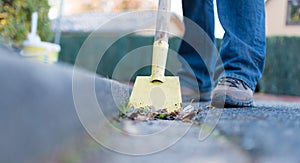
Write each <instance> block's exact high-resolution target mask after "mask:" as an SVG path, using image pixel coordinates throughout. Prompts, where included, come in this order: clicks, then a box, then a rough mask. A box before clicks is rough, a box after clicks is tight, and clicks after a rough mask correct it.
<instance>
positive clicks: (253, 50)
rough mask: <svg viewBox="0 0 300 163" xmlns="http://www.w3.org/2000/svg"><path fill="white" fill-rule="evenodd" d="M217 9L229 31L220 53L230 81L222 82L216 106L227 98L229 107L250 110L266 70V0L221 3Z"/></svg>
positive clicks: (218, 88) (226, 1)
mask: <svg viewBox="0 0 300 163" xmlns="http://www.w3.org/2000/svg"><path fill="white" fill-rule="evenodd" d="M217 5H218V15H219V18H220V22H221V24H222V26H223V28H224V30H225V34H224V38H223V41H222V45H221V49H220V55H221V58H222V62H223V65H224V69H225V74H223V76H226V77H227V78H229V80H228V79H223V80H221V81H220V84H218V86H219V87H218V86H217V88H215V90H214V92H213V97H212V98H213V99H212V103H216V104H217V103H219V102H220V99H222V98H223V101H224V99H225V105H227V104H229V105H233V106H250V105H252V99H253V90H255V87H256V84H257V82H258V80H259V78H260V77H261V76H262V72H263V69H264V60H265V48H266V41H265V40H266V37H265V8H264V0H243V1H241V0H217ZM220 77H222V76H220ZM232 79H233V80H232ZM247 87H248V88H247ZM225 93H226V94H227V95H225ZM222 94H223V95H222ZM217 96H218V97H217ZM222 96H223V97H222Z"/></svg>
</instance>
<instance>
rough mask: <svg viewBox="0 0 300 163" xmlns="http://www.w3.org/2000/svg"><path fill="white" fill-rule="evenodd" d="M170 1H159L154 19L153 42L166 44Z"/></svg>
mask: <svg viewBox="0 0 300 163" xmlns="http://www.w3.org/2000/svg"><path fill="white" fill-rule="evenodd" d="M170 10H171V0H159V4H158V12H157V19H156V32H155V39H154V40H155V41H157V40H163V41H165V42H168V35H169V34H168V32H169V26H170V25H169V24H170Z"/></svg>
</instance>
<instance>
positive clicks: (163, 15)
mask: <svg viewBox="0 0 300 163" xmlns="http://www.w3.org/2000/svg"><path fill="white" fill-rule="evenodd" d="M170 8H171V0H159V4H158V12H157V20H156V33H155V39H154V40H155V41H154V44H153V54H152V72H151V81H152V82H154V81H157V82H162V83H163V82H164V81H165V68H166V63H167V55H168V49H169V44H168V32H169V24H170Z"/></svg>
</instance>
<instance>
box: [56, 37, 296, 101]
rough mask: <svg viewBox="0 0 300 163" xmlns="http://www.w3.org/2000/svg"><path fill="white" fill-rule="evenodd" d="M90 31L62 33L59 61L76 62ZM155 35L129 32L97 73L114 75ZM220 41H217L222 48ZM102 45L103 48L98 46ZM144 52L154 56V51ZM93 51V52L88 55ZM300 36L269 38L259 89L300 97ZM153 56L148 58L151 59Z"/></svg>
mask: <svg viewBox="0 0 300 163" xmlns="http://www.w3.org/2000/svg"><path fill="white" fill-rule="evenodd" d="M87 36H88V34H63V35H62V38H61V47H62V49H61V53H60V61H63V62H68V63H71V64H74V62H75V59H76V56H77V54H78V52H79V49H80V47H81V46H82V44H83V42H84V41H85V40H86V38H87ZM95 39H96V41H95V42H93V45H91V47H97V48H98V49H99V48H100V49H101V45H104V44H105V42H107V39H110V36H105V35H99V36H98V37H96V38H95ZM152 43H153V37H144V36H137V35H128V36H125V37H122V38H121V39H119V40H118V41H117V42H115V43H114V44H113V46H112V47H111V48H109V49H108V50H107V52H106V53H105V55H104V56H103V58H102V60H101V62H100V63H99V66H98V68H97V73H99V74H101V75H103V76H105V77H108V78H111V76H112V73H113V71H114V68H115V66H116V65H117V63H118V62H119V61H120V60H121V59H122V57H123V56H125V54H127V53H128V52H130V51H132V50H134V49H136V48H139V47H142V46H147V45H152ZM219 44H220V40H217V46H218V47H219ZM179 45H180V39H179V38H172V39H171V40H170V47H171V49H173V50H175V51H176V50H177V49H178V47H179ZM99 46H100V47H99ZM97 48H90V50H88V51H87V53H88V54H87V55H86V64H85V65H83V66H84V67H85V68H87V69H91V68H92V67H89V66H90V65H91V64H89V63H92V62H93V61H95V59H96V56H97V55H95V54H96V53H97V51H95V49H97ZM145 53H149V54H147V56H149V57H151V54H150V53H151V51H147V52H145ZM89 54H91V55H89ZM299 55H300V37H269V38H267V55H266V64H265V71H264V74H263V77H262V79H261V80H260V81H259V91H260V92H264V93H272V94H286V95H297V96H300V64H299V61H300V56H299ZM149 59H150V58H148V60H149ZM142 60H145V58H143V56H141V57H137V58H135V60H134V62H132V63H133V64H132V65H128V67H126V68H127V69H133V70H136V66H137V65H138V63H139V62H141V61H142ZM149 74H150V67H146V68H145V69H142V70H140V71H138V72H137V73H136V74H135V75H134V76H136V75H149Z"/></svg>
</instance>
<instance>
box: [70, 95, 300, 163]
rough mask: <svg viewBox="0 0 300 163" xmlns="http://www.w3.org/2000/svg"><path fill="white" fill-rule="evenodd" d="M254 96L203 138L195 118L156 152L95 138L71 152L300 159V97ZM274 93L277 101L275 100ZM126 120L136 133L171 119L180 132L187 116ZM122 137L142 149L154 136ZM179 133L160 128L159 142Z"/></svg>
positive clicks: (113, 158)
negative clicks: (107, 144)
mask: <svg viewBox="0 0 300 163" xmlns="http://www.w3.org/2000/svg"><path fill="white" fill-rule="evenodd" d="M255 96H256V99H257V100H256V101H255V106H254V107H251V108H235V109H223V110H222V111H223V112H222V116H221V117H220V120H219V122H218V124H217V126H216V128H215V130H214V131H213V133H211V135H210V136H209V137H208V138H207V139H205V140H204V141H200V140H199V139H198V136H199V130H200V126H199V125H197V124H194V125H193V126H192V127H191V128H190V129H189V130H188V131H187V134H185V135H184V136H183V137H182V138H181V139H180V140H179V141H177V142H175V144H174V145H172V146H171V147H169V148H166V149H164V150H162V151H158V152H156V153H153V154H145V155H141V156H134V155H126V154H121V153H118V152H117V151H115V149H113V150H112V149H108V148H105V147H103V146H101V145H99V144H98V143H96V142H95V141H94V140H92V139H90V138H88V140H85V141H83V142H84V143H81V144H80V145H78V146H77V147H75V148H73V149H72V150H71V152H72V153H75V154H76V155H77V156H79V157H77V158H76V160H77V161H78V160H80V161H79V162H99V161H100V162H112V163H119V162H122V163H123V162H133V163H135V162H144V163H152V162H166V163H174V162H184V163H194V162H228V163H229V162H243V163H244V162H245V163H247V162H257V163H264V162H275V163H277V162H278V163H281V162H291V163H293V162H295V163H296V162H300V158H299V153H300V139H299V136H300V103H294V102H292V103H290V102H287V101H285V99H286V97H285V98H282V97H277V96H276V98H275V97H274V96H270V95H255ZM270 97H272V99H274V101H270V99H271V98H270ZM258 98H259V100H258ZM278 99H280V101H278ZM293 100H294V99H293ZM206 104H207V103H206ZM206 104H205V103H204V104H203V103H194V104H193V105H194V106H195V107H199V108H201V109H203V111H202V112H201V113H200V114H199V115H198V119H199V120H200V121H201V122H202V123H201V124H200V125H203V124H205V123H206V122H205V118H206V116H207V113H208V112H209V111H210V110H209V109H204V107H202V106H204V105H206ZM124 123H125V122H122V121H121V122H120V126H123V128H121V130H122V129H123V130H125V131H126V130H129V132H134V133H135V134H144V133H147V132H149V133H151V132H153V131H157V129H164V127H165V126H169V125H170V124H173V125H174V126H173V127H175V128H177V129H178V132H179V131H180V130H182V127H183V126H184V125H183V124H184V123H183V122H174V121H164V120H157V121H151V122H130V123H129V124H127V125H125V126H127V127H124ZM103 132H109V131H103ZM177 134H178V133H177ZM122 137H126V138H128V141H126V142H127V143H132V148H139V149H140V150H141V151H142V150H145V149H147V148H149V146H151V145H153V144H151V143H150V142H151V141H145V142H144V143H135V140H134V137H132V139H131V138H130V134H129V135H126V134H125V135H123V136H121V137H110V138H109V139H110V140H111V141H118V140H119V139H123V138H122ZM174 137H177V135H176V134H168V133H163V134H160V138H159V140H157V143H158V145H159V143H160V142H161V141H160V139H172V138H174ZM129 139H130V140H129ZM126 142H124V143H125V144H126ZM136 142H138V141H137V140H136ZM121 146H122V145H120V147H121ZM116 149H117V148H116ZM130 150H131V149H128V151H130ZM69 152H70V151H69ZM65 154H66V155H67V153H65Z"/></svg>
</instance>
